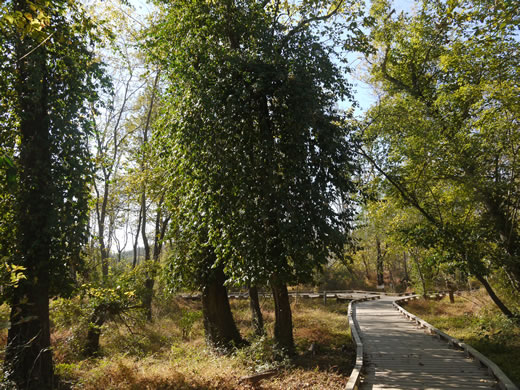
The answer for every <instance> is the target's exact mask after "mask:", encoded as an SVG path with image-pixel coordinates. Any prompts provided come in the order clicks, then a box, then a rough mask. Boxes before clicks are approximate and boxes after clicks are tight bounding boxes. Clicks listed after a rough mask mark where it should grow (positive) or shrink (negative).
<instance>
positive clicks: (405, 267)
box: [403, 252, 410, 283]
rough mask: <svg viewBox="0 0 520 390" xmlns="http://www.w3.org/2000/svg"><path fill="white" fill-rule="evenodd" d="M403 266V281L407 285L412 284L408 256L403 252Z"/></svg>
mask: <svg viewBox="0 0 520 390" xmlns="http://www.w3.org/2000/svg"><path fill="white" fill-rule="evenodd" d="M403 266H404V278H403V281H406V283H409V282H410V276H409V275H408V258H407V256H406V252H403Z"/></svg>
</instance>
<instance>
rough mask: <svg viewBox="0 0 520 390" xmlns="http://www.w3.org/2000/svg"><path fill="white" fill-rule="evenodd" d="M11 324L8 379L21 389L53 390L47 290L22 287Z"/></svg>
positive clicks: (12, 312)
mask: <svg viewBox="0 0 520 390" xmlns="http://www.w3.org/2000/svg"><path fill="white" fill-rule="evenodd" d="M24 284H25V283H24ZM10 321H11V324H12V325H11V327H10V328H9V331H8V338H7V348H6V354H5V363H4V364H5V376H6V377H7V379H9V380H11V381H13V382H14V383H16V385H17V388H19V389H24V390H25V389H29V390H40V389H42V390H51V389H53V379H54V378H53V366H52V350H51V347H50V344H51V340H50V326H49V299H48V290H47V289H46V288H45V287H43V286H38V285H31V283H27V284H25V285H24V286H19V287H18V288H17V289H16V292H15V300H14V302H13V305H12V309H11V316H10Z"/></svg>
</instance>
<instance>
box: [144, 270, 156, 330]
mask: <svg viewBox="0 0 520 390" xmlns="http://www.w3.org/2000/svg"><path fill="white" fill-rule="evenodd" d="M147 272H148V275H147V278H146V279H145V281H144V288H145V293H144V296H143V306H144V310H145V313H146V320H147V321H148V322H152V320H153V317H152V300H153V286H154V285H155V279H154V275H153V271H152V270H148V271H147Z"/></svg>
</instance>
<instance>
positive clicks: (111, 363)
mask: <svg viewBox="0 0 520 390" xmlns="http://www.w3.org/2000/svg"><path fill="white" fill-rule="evenodd" d="M231 304H232V309H233V312H234V316H235V319H236V322H237V325H238V327H239V329H240V331H241V334H242V335H243V336H244V337H246V338H248V339H249V340H250V341H251V345H250V346H249V347H245V348H243V349H242V350H239V351H236V353H233V354H231V355H226V356H220V355H216V354H214V353H213V352H211V351H209V350H208V349H207V348H206V346H205V343H204V331H203V326H202V319H201V318H200V316H197V315H195V320H194V321H193V324H192V327H191V328H190V332H189V333H188V336H187V337H186V333H185V332H184V334H183V331H182V326H183V324H186V321H185V319H186V318H187V317H188V316H190V315H191V314H190V313H200V309H201V308H200V303H198V302H189V301H183V300H180V299H177V300H172V301H170V302H163V303H160V304H159V307H158V314H160V316H159V318H157V319H156V321H155V322H154V323H152V324H146V323H144V322H142V321H140V320H136V321H135V322H127V324H126V325H128V326H126V325H122V324H114V323H111V324H110V325H109V327H108V328H107V329H106V330H105V332H104V336H103V337H102V355H101V357H100V358H98V359H90V360H80V359H79V358H76V359H71V356H70V353H68V352H67V348H68V344H67V340H70V337H71V336H70V330H68V329H56V330H55V331H54V333H53V340H55V342H56V344H55V361H56V363H57V365H56V367H57V372H58V374H59V376H60V379H61V382H62V386H61V387H62V389H74V390H75V389H81V390H98V389H104V390H116V389H117V390H120V389H130V390H132V389H136V390H137V389H139V390H140V389H164V390H166V389H194V390H206V389H215V390H216V389H223V390H226V389H251V388H252V387H251V386H250V385H248V384H246V383H242V382H241V381H240V378H242V377H244V376H247V375H250V374H252V373H254V372H255V371H262V370H265V369H271V368H274V369H277V370H278V373H277V375H275V376H274V377H272V378H270V379H266V380H264V381H262V382H261V384H260V385H259V386H257V387H256V388H257V389H264V390H278V389H279V390H282V389H284V390H289V389H331V390H335V389H343V388H344V387H345V385H346V383H347V381H348V375H349V373H350V371H351V369H352V366H353V361H354V356H355V351H354V348H353V346H352V341H351V339H350V334H349V329H348V321H347V316H346V310H347V305H346V304H345V303H341V304H337V303H333V302H330V303H328V304H327V306H324V305H323V304H322V303H321V302H318V301H298V302H296V303H293V304H292V308H293V321H294V335H295V342H296V348H297V352H298V353H297V356H296V357H294V358H293V359H290V360H289V359H287V358H284V357H283V356H282V357H280V356H279V355H277V353H276V351H275V350H274V349H273V346H272V340H271V338H272V329H273V319H274V313H273V308H272V303H271V301H270V300H268V299H263V300H262V302H261V306H262V311H263V313H264V320H265V321H266V330H267V336H266V337H264V338H261V339H258V338H256V339H255V338H253V336H252V331H251V328H250V325H251V323H250V317H249V303H248V301H247V300H232V301H231ZM165 305H166V306H165ZM130 330H131V331H130ZM311 343H316V344H317V346H318V349H317V352H316V353H315V354H312V352H310V351H308V348H309V346H310V345H311ZM342 347H343V348H342Z"/></svg>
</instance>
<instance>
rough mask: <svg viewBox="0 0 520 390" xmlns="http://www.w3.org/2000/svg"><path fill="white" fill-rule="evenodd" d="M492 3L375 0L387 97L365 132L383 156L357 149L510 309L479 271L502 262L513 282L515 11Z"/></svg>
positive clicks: (380, 80) (377, 60)
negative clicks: (412, 6)
mask: <svg viewBox="0 0 520 390" xmlns="http://www.w3.org/2000/svg"><path fill="white" fill-rule="evenodd" d="M487 5H489V3H488V2H487V1H478V0H476V1H471V0H468V1H458V2H457V1H455V2H451V1H448V2H444V1H435V2H426V1H424V2H419V3H418V9H417V12H416V14H415V15H412V16H410V15H406V14H404V13H402V14H400V15H395V14H394V13H393V12H391V4H390V3H388V2H386V1H377V2H374V3H373V8H372V13H373V15H374V17H375V18H376V24H375V27H374V29H373V31H372V38H373V43H374V47H375V49H376V51H375V53H374V55H373V56H372V58H371V59H370V62H371V63H372V64H373V65H372V68H371V71H372V81H373V82H374V83H375V84H376V85H377V86H378V87H379V88H380V90H381V91H382V93H383V97H382V99H381V102H380V104H378V105H377V106H376V107H375V108H374V109H373V110H372V111H371V112H370V114H369V121H370V126H369V128H368V131H367V133H366V135H367V138H368V139H371V140H377V142H376V143H375V144H377V145H378V146H377V147H375V148H373V149H372V151H377V152H382V153H380V155H384V159H383V160H380V161H378V156H377V153H367V152H368V150H365V151H364V152H363V153H364V154H365V155H366V156H367V157H369V159H370V160H371V162H372V163H374V164H375V165H376V166H377V167H378V169H379V170H380V172H381V173H383V174H384V175H385V177H386V179H387V181H388V183H390V184H391V186H392V187H393V192H394V194H396V195H398V196H399V197H401V198H402V200H404V202H405V203H406V204H407V205H411V206H413V207H415V208H416V209H417V210H418V211H419V212H420V214H421V215H422V217H423V218H424V219H425V220H426V221H428V223H429V224H430V228H433V231H432V234H430V235H429V237H431V238H432V240H433V242H435V243H437V244H438V245H441V246H443V247H444V249H448V248H449V251H450V252H451V253H453V254H454V256H455V258H457V259H458V260H459V261H460V262H461V263H462V264H465V266H466V269H467V270H468V272H471V273H472V274H473V275H475V276H476V277H477V278H478V279H479V280H480V281H481V282H482V283H483V285H484V286H485V287H486V289H487V290H488V292H489V293H490V295H491V296H492V297H493V298H494V300H495V302H496V303H497V305H499V306H500V307H501V308H502V309H503V311H504V313H506V314H507V315H509V316H511V312H510V311H509V310H507V308H505V307H504V305H503V304H502V303H501V302H500V300H499V299H498V297H496V295H495V294H494V292H493V290H492V288H491V286H490V285H489V283H488V282H487V280H486V278H485V276H486V275H488V274H489V273H490V272H491V271H493V269H497V267H501V268H503V269H504V271H505V273H506V274H507V276H508V280H509V281H510V288H512V289H516V290H517V291H518V287H519V280H520V279H519V276H520V274H519V266H520V257H519V256H518V252H517V249H515V248H517V244H516V242H517V240H518V237H519V232H520V230H519V227H518V222H519V221H518V206H519V205H518V202H517V199H518V193H517V192H518V188H519V187H518V173H519V169H520V165H519V164H518V161H519V160H518V144H519V142H518V141H519V140H518V131H517V130H518V118H519V117H518V114H519V111H518V106H517V105H515V104H512V100H511V99H512V96H518V75H519V73H518V63H519V61H518V60H519V58H518V53H519V50H518V49H519V46H518V40H517V39H516V38H515V36H516V34H517V27H516V26H517V25H518V19H519V14H518V11H517V10H514V9H512V8H511V7H510V6H509V4H508V2H501V1H499V2H497V3H496V4H495V3H494V5H493V7H491V8H489V9H488V8H487ZM375 144H374V143H372V144H371V145H372V146H374V145H375Z"/></svg>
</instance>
